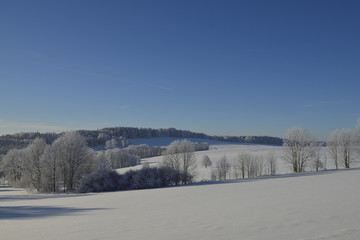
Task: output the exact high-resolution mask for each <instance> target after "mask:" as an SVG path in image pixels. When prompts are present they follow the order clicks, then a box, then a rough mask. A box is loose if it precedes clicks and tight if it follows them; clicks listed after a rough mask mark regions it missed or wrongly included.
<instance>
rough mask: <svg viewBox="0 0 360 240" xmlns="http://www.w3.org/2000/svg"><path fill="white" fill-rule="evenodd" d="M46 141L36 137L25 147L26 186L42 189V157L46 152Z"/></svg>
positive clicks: (24, 175)
mask: <svg viewBox="0 0 360 240" xmlns="http://www.w3.org/2000/svg"><path fill="white" fill-rule="evenodd" d="M46 146H47V145H46V142H45V140H44V139H40V138H36V139H35V140H34V141H33V142H32V143H30V144H29V145H28V146H27V148H26V149H25V157H24V159H23V161H22V165H23V177H22V179H23V181H24V184H25V186H27V187H29V188H31V189H35V190H36V191H38V192H40V191H42V172H43V169H42V168H43V164H42V157H43V154H44V152H45V148H46Z"/></svg>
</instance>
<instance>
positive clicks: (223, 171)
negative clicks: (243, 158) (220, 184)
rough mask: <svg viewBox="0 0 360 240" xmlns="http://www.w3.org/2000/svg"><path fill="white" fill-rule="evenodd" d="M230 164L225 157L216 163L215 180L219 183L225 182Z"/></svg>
mask: <svg viewBox="0 0 360 240" xmlns="http://www.w3.org/2000/svg"><path fill="white" fill-rule="evenodd" d="M230 170H231V163H230V162H229V161H228V160H227V159H226V156H222V157H221V158H220V160H219V161H218V162H217V163H216V171H217V178H218V179H219V180H220V181H225V180H226V179H227V178H228V176H229V173H230Z"/></svg>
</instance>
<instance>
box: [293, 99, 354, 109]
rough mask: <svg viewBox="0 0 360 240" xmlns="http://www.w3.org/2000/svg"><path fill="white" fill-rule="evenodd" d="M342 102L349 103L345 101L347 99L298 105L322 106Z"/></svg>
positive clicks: (301, 106)
mask: <svg viewBox="0 0 360 240" xmlns="http://www.w3.org/2000/svg"><path fill="white" fill-rule="evenodd" d="M342 103H349V101H347V100H338V101H336V100H334V101H318V102H313V103H308V104H303V105H300V108H313V107H322V106H326V105H335V104H342Z"/></svg>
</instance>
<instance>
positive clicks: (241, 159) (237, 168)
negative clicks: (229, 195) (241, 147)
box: [233, 152, 252, 179]
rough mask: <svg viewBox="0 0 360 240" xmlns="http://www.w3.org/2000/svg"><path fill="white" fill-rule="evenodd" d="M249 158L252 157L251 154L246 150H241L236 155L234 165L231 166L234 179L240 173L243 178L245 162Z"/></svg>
mask: <svg viewBox="0 0 360 240" xmlns="http://www.w3.org/2000/svg"><path fill="white" fill-rule="evenodd" d="M251 158H252V155H251V154H250V153H247V152H242V153H240V154H239V155H238V157H237V159H236V160H235V162H234V166H233V168H234V177H235V178H236V179H238V178H239V176H240V175H241V177H242V178H245V173H246V166H247V162H248V161H250V159H251Z"/></svg>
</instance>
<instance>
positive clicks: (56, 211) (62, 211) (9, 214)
mask: <svg viewBox="0 0 360 240" xmlns="http://www.w3.org/2000/svg"><path fill="white" fill-rule="evenodd" d="M94 210H103V209H101V208H67V207H51V206H7V207H1V206H0V220H4V219H5V220H10V219H30V218H43V217H53V216H65V215H77V214H80V213H86V212H89V211H94Z"/></svg>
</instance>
